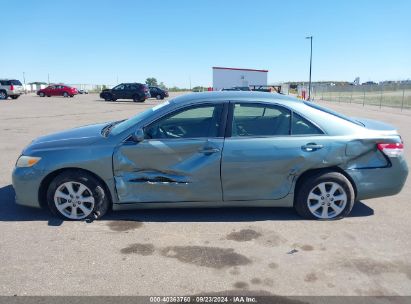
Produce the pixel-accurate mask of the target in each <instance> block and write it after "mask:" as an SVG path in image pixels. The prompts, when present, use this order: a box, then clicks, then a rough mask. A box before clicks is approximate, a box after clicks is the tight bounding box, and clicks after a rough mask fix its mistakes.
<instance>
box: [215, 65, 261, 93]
mask: <svg viewBox="0 0 411 304" xmlns="http://www.w3.org/2000/svg"><path fill="white" fill-rule="evenodd" d="M267 75H268V70H254V69H239V68H224V67H213V90H215V91H218V90H222V89H230V88H232V87H248V86H258V85H261V86H266V85H267Z"/></svg>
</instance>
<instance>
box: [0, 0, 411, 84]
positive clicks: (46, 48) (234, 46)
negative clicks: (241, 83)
mask: <svg viewBox="0 0 411 304" xmlns="http://www.w3.org/2000/svg"><path fill="white" fill-rule="evenodd" d="M0 7H1V10H2V14H1V18H0V27H1V29H2V33H1V35H0V37H1V40H2V42H1V45H2V47H1V49H0V78H17V79H20V80H21V81H23V72H24V75H25V79H26V82H33V81H47V78H48V75H49V77H50V82H64V83H70V84H80V83H88V84H111V85H113V84H116V83H117V81H118V82H144V81H145V79H146V78H147V77H155V78H157V80H158V81H159V82H160V81H162V82H164V83H165V84H166V85H167V86H179V87H186V88H188V87H189V86H190V81H191V85H192V87H194V86H197V85H204V86H211V84H212V67H213V66H222V67H235V68H254V69H268V70H269V73H268V81H269V82H270V83H274V82H281V81H305V80H308V72H309V56H310V44H309V40H307V39H305V37H306V36H309V35H312V36H313V37H314V38H313V70H312V79H313V81H325V80H335V81H338V80H345V81H352V80H354V78H355V77H357V76H358V77H360V78H361V82H365V81H371V80H372V81H381V80H402V79H411V1H409V0H402V1H400V0H389V1H382V0H381V1H378V0H372V1H371V0H370V1H368V0H344V1H338V0H334V1H316V0H311V1H309V0H300V1H284V0H283V1H275V0H266V1H263V0H253V1H243V0H197V1H193V0H172V1H169V0H164V1H155V0H150V1H147V0H146V1H139V0H117V1H112V0H100V1H92V0H89V1H85V0H82V1H77V0H71V1H66V0H59V1H46V0H45V1H41V0H37V1H29V0H21V1H18V2H15V1H10V0H0ZM5 12H6V13H5Z"/></svg>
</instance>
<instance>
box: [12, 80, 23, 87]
mask: <svg viewBox="0 0 411 304" xmlns="http://www.w3.org/2000/svg"><path fill="white" fill-rule="evenodd" d="M10 84H13V85H18V86H21V85H22V84H21V82H20V80H10Z"/></svg>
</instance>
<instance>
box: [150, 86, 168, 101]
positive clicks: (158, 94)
mask: <svg viewBox="0 0 411 304" xmlns="http://www.w3.org/2000/svg"><path fill="white" fill-rule="evenodd" d="M149 89H150V95H151V97H154V98H156V99H157V100H160V99H164V98H166V97H168V91H166V90H163V89H160V88H158V87H149Z"/></svg>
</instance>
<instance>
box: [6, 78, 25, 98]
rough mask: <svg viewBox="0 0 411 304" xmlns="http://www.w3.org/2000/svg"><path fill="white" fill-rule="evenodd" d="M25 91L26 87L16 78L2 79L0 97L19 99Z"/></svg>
mask: <svg viewBox="0 0 411 304" xmlns="http://www.w3.org/2000/svg"><path fill="white" fill-rule="evenodd" d="M23 93H24V87H23V85H22V84H21V82H20V81H19V80H16V79H0V99H7V97H11V99H17V98H19V97H20V95H22V94H23Z"/></svg>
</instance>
